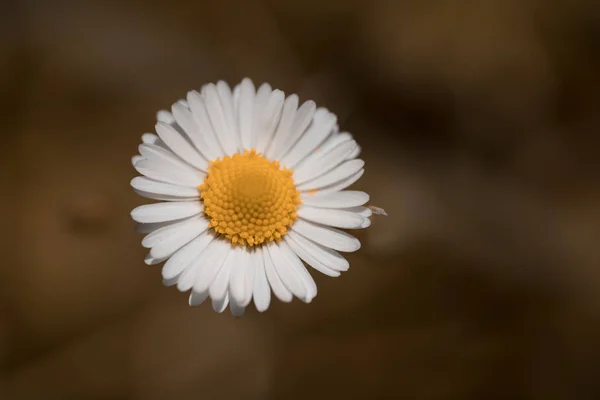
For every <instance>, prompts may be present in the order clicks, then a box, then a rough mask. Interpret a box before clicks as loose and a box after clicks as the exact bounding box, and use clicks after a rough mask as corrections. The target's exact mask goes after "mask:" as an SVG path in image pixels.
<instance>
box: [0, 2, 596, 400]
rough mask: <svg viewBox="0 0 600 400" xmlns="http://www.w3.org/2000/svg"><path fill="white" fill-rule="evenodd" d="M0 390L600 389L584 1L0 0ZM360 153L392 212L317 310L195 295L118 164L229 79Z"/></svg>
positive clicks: (357, 392)
mask: <svg viewBox="0 0 600 400" xmlns="http://www.w3.org/2000/svg"><path fill="white" fill-rule="evenodd" d="M0 37H1V38H2V39H0V105H1V108H0V109H1V110H2V111H1V112H2V115H3V118H2V122H3V124H2V131H1V137H2V148H3V151H2V155H1V156H0V171H1V174H0V176H1V177H2V191H1V193H2V196H0V204H1V206H0V210H1V213H2V215H1V218H2V226H3V227H4V229H2V231H1V233H0V235H1V237H0V238H1V241H0V242H1V243H2V245H1V247H0V249H1V251H2V259H3V261H2V264H1V266H0V399H7V400H13V399H17V400H20V399H176V398H184V397H185V398H203V399H321V398H323V399H333V398H346V399H349V398H351V399H355V398H356V399H379V398H381V399H383V398H399V399H504V398H505V399H544V400H549V399H598V398H600V382H599V381H598V376H600V346H599V344H598V343H600V245H599V243H598V238H599V237H600V186H599V183H600V168H599V167H600V163H599V161H598V154H599V150H600V146H599V144H600V141H599V140H598V129H599V128H600V78H599V71H600V3H598V1H594V0H479V1H473V0H471V1H469V0H462V1H461V0H404V1H403V0H397V1H392V0H390V1H367V0H353V1H348V0H324V1H318V0H238V1H236V0H219V1H203V0H195V1H185V0H177V1H171V2H144V1H87V0H85V1H84V0H79V1H76V0H54V1H45V0H2V1H1V2H0ZM245 76H248V77H251V78H252V79H253V80H254V81H255V82H256V83H260V82H263V81H268V82H270V83H271V84H272V85H273V86H274V87H278V88H280V89H282V90H284V91H285V92H286V93H298V94H299V95H300V97H301V99H304V100H306V99H309V98H312V99H314V100H316V101H317V102H318V103H319V104H321V105H325V106H326V107H328V108H329V109H331V110H332V111H334V112H335V113H337V114H338V115H339V120H340V124H341V126H342V129H345V130H348V131H350V132H352V133H353V134H354V135H355V137H356V138H357V140H359V142H360V143H361V145H362V147H363V149H364V151H363V158H364V159H365V160H366V162H367V170H366V171H367V172H366V174H365V175H364V177H363V179H362V180H361V181H360V182H359V183H358V184H357V185H356V187H357V188H362V189H364V190H368V191H369V192H370V193H371V198H372V203H373V204H375V205H377V206H380V207H383V208H385V209H386V210H387V212H388V213H389V217H387V218H383V217H379V218H375V219H374V222H373V225H372V227H371V228H370V229H369V230H368V231H366V232H358V233H357V235H358V236H359V237H360V239H361V240H362V241H363V248H362V249H361V251H359V252H358V253H354V254H351V255H349V259H350V262H351V269H350V271H349V272H347V273H345V274H343V275H342V276H341V277H339V278H337V279H333V278H328V277H325V276H322V275H319V274H317V273H314V274H313V275H314V277H315V280H316V282H317V284H318V286H319V295H318V296H317V297H316V298H315V300H314V301H313V303H312V304H310V305H305V304H302V303H300V302H299V301H294V302H293V303H292V304H282V303H279V302H275V303H274V304H273V305H272V308H271V309H270V310H269V311H268V312H266V313H264V314H259V313H257V312H256V311H255V310H253V309H249V310H248V312H247V314H246V316H245V317H244V318H242V319H234V318H233V317H231V315H230V314H228V313H224V314H222V315H218V314H215V313H214V312H213V311H212V309H211V308H210V306H209V305H203V306H201V307H198V308H190V307H188V305H187V296H186V295H185V294H182V293H179V292H177V290H176V289H174V288H165V287H163V286H162V284H161V278H160V267H156V266H155V267H148V266H146V265H145V264H144V263H143V258H144V255H145V251H144V249H143V248H142V247H141V246H140V241H141V236H140V235H138V234H136V233H134V230H133V226H134V224H133V222H132V221H131V220H130V217H129V212H130V210H131V209H132V208H133V207H135V206H136V205H139V204H141V203H142V202H143V200H142V199H140V198H138V197H137V196H135V195H134V194H133V193H132V190H131V189H130V187H129V181H130V179H131V178H132V177H133V176H135V175H136V173H135V171H134V170H133V168H132V167H131V164H130V156H131V155H133V154H134V153H135V152H136V148H137V145H138V142H139V139H140V136H141V134H143V133H144V132H148V131H151V130H152V129H153V126H154V118H155V113H156V111H157V110H159V109H161V108H168V107H169V106H170V104H171V103H173V102H174V101H175V100H177V99H179V98H181V97H182V96H183V95H184V94H185V93H186V92H187V90H189V89H191V88H199V87H200V86H201V85H202V84H204V83H206V82H211V81H216V80H218V79H225V80H227V81H228V82H230V83H231V84H235V83H236V82H238V81H239V80H240V79H242V78H243V77H245Z"/></svg>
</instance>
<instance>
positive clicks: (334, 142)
mask: <svg viewBox="0 0 600 400" xmlns="http://www.w3.org/2000/svg"><path fill="white" fill-rule="evenodd" d="M350 141H352V135H351V134H349V133H348V132H343V133H332V134H331V135H330V136H329V137H328V138H327V139H326V140H325V142H323V144H322V145H321V146H319V147H317V148H316V149H315V151H313V152H312V153H311V154H310V155H309V156H308V157H306V158H305V159H304V161H302V163H301V164H300V165H299V166H298V167H296V169H295V170H294V172H296V170H298V169H302V168H305V167H306V166H310V165H312V164H314V163H315V162H317V161H318V160H320V159H321V158H322V157H323V156H324V155H325V154H327V153H329V151H330V150H332V149H334V148H336V147H338V146H341V145H342V144H344V143H346V142H350ZM343 161H344V160H340V161H339V163H342V162H343Z"/></svg>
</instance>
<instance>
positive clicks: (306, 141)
mask: <svg viewBox="0 0 600 400" xmlns="http://www.w3.org/2000/svg"><path fill="white" fill-rule="evenodd" d="M336 120H337V117H336V116H335V115H334V114H332V113H330V112H329V111H327V110H326V109H324V108H319V109H318V110H317V111H316V112H315V116H314V118H313V120H312V123H311V124H310V126H309V127H308V129H307V130H306V132H304V134H303V135H302V136H301V137H300V139H298V142H297V143H296V144H295V145H294V147H292V148H291V149H290V151H289V153H287V154H286V155H285V156H284V157H283V158H282V159H281V160H280V161H281V164H282V165H284V166H286V167H288V168H291V169H293V168H295V167H296V165H298V164H299V163H300V162H301V161H302V160H304V158H305V157H307V156H308V155H309V154H310V153H311V152H312V151H314V150H315V149H316V148H317V147H319V145H321V143H323V141H324V140H325V139H326V138H327V136H329V134H331V131H332V129H333V127H334V125H335V122H336Z"/></svg>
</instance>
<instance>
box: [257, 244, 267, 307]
mask: <svg viewBox="0 0 600 400" xmlns="http://www.w3.org/2000/svg"><path fill="white" fill-rule="evenodd" d="M256 255H257V257H258V263H257V264H256V271H255V275H254V288H253V297H254V305H255V306H256V309H257V310H258V312H264V311H266V310H267V309H268V308H269V305H270V304H271V288H270V286H269V281H268V280H267V273H266V272H265V259H264V254H263V247H262V246H260V247H257V248H256Z"/></svg>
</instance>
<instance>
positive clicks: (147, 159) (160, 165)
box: [134, 144, 206, 187]
mask: <svg viewBox="0 0 600 400" xmlns="http://www.w3.org/2000/svg"><path fill="white" fill-rule="evenodd" d="M139 150H140V153H141V154H142V156H144V159H143V160H140V161H138V162H137V163H136V164H135V166H134V167H135V169H136V170H137V171H138V172H140V173H141V174H142V175H145V176H147V177H149V178H151V179H155V180H158V181H163V182H167V183H172V184H175V185H181V186H191V187H196V186H199V185H200V184H201V183H202V181H203V180H204V177H205V176H206V175H205V174H203V173H202V172H200V171H198V170H196V169H195V168H193V167H191V166H189V165H187V164H185V162H183V160H181V159H180V158H179V157H177V156H176V155H175V154H173V153H172V152H171V151H170V150H167V149H164V148H162V147H160V146H156V145H150V144H142V145H140V146H139Z"/></svg>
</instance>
